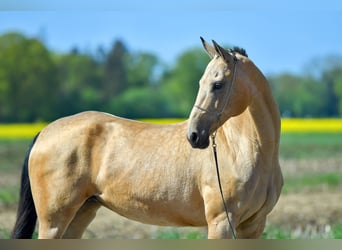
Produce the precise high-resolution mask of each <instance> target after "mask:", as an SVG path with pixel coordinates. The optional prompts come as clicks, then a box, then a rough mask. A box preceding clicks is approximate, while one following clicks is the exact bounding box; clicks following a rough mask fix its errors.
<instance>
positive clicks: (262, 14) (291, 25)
mask: <svg viewBox="0 0 342 250" xmlns="http://www.w3.org/2000/svg"><path fill="white" fill-rule="evenodd" d="M298 1H299V0H289V1H284V2H279V1H271V0H263V1H252V0H244V1H227V0H226V1H224V0H212V1H204V0H197V1H196V0H189V1H185V0H184V1H182V2H184V3H182V4H180V3H177V2H178V1H176V3H174V2H175V1H164V2H163V1H139V0H135V1H130V0H127V1H119V2H118V1H109V0H96V1H89V0H88V1H86V0H83V1H81V0H73V1H66V0H60V1H44V0H21V1H16V0H15V1H13V0H2V2H1V3H0V10H1V11H0V34H2V33H4V32H7V31H13V30H14V31H20V32H23V33H24V34H26V35H28V36H39V37H42V38H43V40H44V42H45V44H46V45H47V46H48V47H49V48H50V49H52V50H55V51H61V52H65V51H69V50H70V49H71V48H72V47H74V46H76V47H78V48H80V49H81V50H95V49H96V48H97V47H98V46H99V45H102V46H104V47H105V48H109V47H110V46H111V44H112V43H113V41H114V40H115V39H122V40H123V41H124V42H125V44H126V45H127V46H128V48H129V49H130V50H132V51H149V52H152V53H155V54H156V55H158V56H159V57H160V58H161V59H162V60H163V61H164V62H166V63H172V62H174V60H175V59H176V58H177V56H178V55H179V54H180V53H182V52H183V51H184V50H185V49H188V48H192V47H194V46H200V40H199V37H200V36H203V37H204V38H205V39H207V40H211V39H214V40H216V41H217V42H218V43H219V44H225V45H237V46H241V47H244V48H245V49H246V50H247V53H248V54H249V56H250V58H251V59H252V60H253V61H254V62H255V63H256V64H257V65H258V66H259V68H260V69H261V70H262V71H263V72H265V73H280V72H284V71H290V72H293V73H298V72H302V71H303V70H304V68H305V66H306V64H307V63H309V62H310V61H312V59H313V58H319V57H322V56H326V55H341V56H342V32H341V26H342V1H339V0H325V1H324V2H323V1H315V0H312V1H300V2H299V3H298ZM68 2H69V3H68ZM70 2H72V3H70ZM322 2H323V3H324V5H322Z"/></svg>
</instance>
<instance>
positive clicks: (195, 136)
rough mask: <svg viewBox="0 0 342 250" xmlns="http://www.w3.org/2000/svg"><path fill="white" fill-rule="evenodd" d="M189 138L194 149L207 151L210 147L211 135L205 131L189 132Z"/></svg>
mask: <svg viewBox="0 0 342 250" xmlns="http://www.w3.org/2000/svg"><path fill="white" fill-rule="evenodd" d="M187 138H188V141H189V143H190V144H191V146H192V147H193V148H199V149H205V148H207V147H208V146H209V134H208V133H206V132H205V131H204V130H202V131H201V132H197V131H189V132H188V135H187Z"/></svg>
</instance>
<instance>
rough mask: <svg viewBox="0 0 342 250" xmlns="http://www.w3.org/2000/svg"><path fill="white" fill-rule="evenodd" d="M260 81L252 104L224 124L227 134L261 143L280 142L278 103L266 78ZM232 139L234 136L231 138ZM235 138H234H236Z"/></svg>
mask: <svg viewBox="0 0 342 250" xmlns="http://www.w3.org/2000/svg"><path fill="white" fill-rule="evenodd" d="M260 80H264V82H261V83H259V86H258V89H257V91H256V93H255V94H254V95H253V97H252V100H251V103H250V105H249V106H248V107H247V109H246V110H245V111H244V112H243V113H242V114H240V115H238V116H236V117H232V118H230V119H229V120H228V121H227V122H226V123H225V124H224V125H223V130H224V132H225V133H224V134H225V135H226V136H230V137H237V138H235V139H238V138H239V137H240V138H241V136H243V137H244V138H247V139H248V140H250V141H251V142H253V143H255V142H257V143H258V144H259V145H263V144H269V143H276V144H278V143H279V137H280V116H279V111H278V108H277V105H276V103H275V101H274V99H273V97H272V94H271V90H270V88H269V87H268V83H267V81H266V79H265V78H261V79H260ZM229 139H230V140H232V139H233V138H229ZM235 139H234V140H235Z"/></svg>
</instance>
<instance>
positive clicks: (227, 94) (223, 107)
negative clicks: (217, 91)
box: [194, 50, 238, 239]
mask: <svg viewBox="0 0 342 250" xmlns="http://www.w3.org/2000/svg"><path fill="white" fill-rule="evenodd" d="M229 52H230V54H231V55H232V56H233V61H234V69H233V75H232V80H231V82H230V87H229V89H228V91H227V92H226V94H225V104H224V105H223V106H222V109H221V111H220V112H217V111H215V113H216V117H217V123H218V124H220V118H221V115H222V113H223V111H224V110H225V109H226V107H227V105H228V101H229V100H230V96H231V92H232V91H231V90H232V86H233V83H234V82H235V81H234V80H235V75H236V64H237V62H238V59H237V57H236V56H235V54H234V53H233V51H232V50H230V51H229ZM194 107H195V108H197V109H199V110H201V111H203V112H206V113H211V112H213V111H210V110H207V109H205V108H202V107H201V106H198V105H194ZM216 132H217V130H215V132H214V133H213V134H212V135H211V139H212V147H213V154H214V159H215V166H216V174H217V181H218V185H219V189H220V194H221V199H222V203H223V207H224V210H225V213H226V217H227V221H228V225H229V228H230V230H231V232H232V235H233V239H236V234H235V231H234V228H233V225H232V222H231V221H230V218H229V214H228V208H227V204H226V202H225V201H224V195H223V191H222V184H221V177H220V170H219V164H218V159H217V149H216V148H217V144H216V141H215V138H216Z"/></svg>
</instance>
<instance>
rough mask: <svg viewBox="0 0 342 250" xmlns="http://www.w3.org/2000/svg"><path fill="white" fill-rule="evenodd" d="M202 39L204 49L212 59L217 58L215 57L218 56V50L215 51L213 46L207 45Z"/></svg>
mask: <svg viewBox="0 0 342 250" xmlns="http://www.w3.org/2000/svg"><path fill="white" fill-rule="evenodd" d="M200 38H201V41H202V44H203V47H204V49H205V51H207V53H208V55H209V56H210V58H211V59H213V58H214V57H215V55H216V54H217V53H216V50H215V49H214V47H213V46H211V45H210V44H209V43H207V42H206V41H205V40H204V39H203V37H200Z"/></svg>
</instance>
